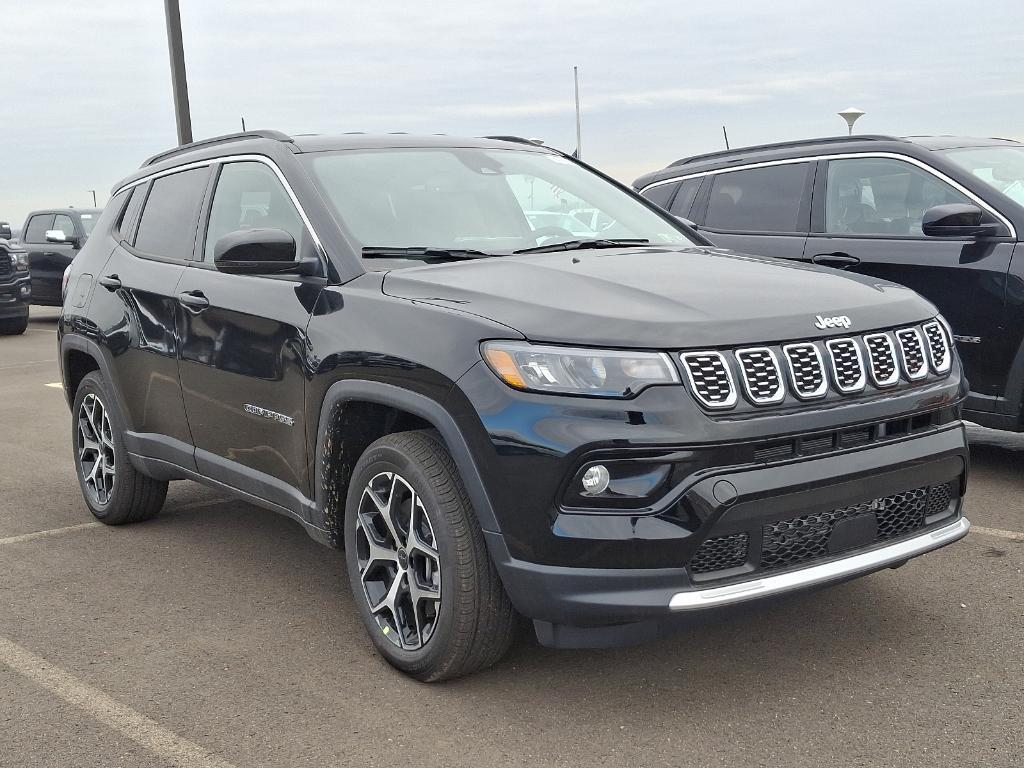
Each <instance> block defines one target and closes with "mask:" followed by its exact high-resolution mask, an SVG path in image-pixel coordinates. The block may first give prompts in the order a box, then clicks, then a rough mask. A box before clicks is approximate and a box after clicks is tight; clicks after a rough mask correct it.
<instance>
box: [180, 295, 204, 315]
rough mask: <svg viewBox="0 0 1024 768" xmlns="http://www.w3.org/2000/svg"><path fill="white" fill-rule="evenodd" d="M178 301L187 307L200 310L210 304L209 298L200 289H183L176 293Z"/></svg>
mask: <svg viewBox="0 0 1024 768" xmlns="http://www.w3.org/2000/svg"><path fill="white" fill-rule="evenodd" d="M178 302H179V303H180V304H181V305H182V306H183V307H187V308H188V309H191V310H194V311H196V312H201V311H203V310H204V309H206V308H207V307H208V306H210V300H209V299H208V298H206V296H204V295H203V292H202V291H185V292H184V293H179V294H178Z"/></svg>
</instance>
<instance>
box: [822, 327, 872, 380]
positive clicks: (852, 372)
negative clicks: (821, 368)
mask: <svg viewBox="0 0 1024 768" xmlns="http://www.w3.org/2000/svg"><path fill="white" fill-rule="evenodd" d="M825 346H826V347H828V353H829V356H830V358H831V361H832V374H833V376H835V380H836V388H837V389H838V390H839V391H840V392H859V391H860V390H862V389H864V383H865V381H866V377H865V376H864V363H863V362H862V361H861V357H860V347H858V346H857V342H855V341H854V340H853V339H831V340H830V341H828V342H827V343H826V344H825Z"/></svg>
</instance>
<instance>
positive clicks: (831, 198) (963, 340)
mask: <svg viewBox="0 0 1024 768" xmlns="http://www.w3.org/2000/svg"><path fill="white" fill-rule="evenodd" d="M634 186H635V187H636V188H637V189H638V190H639V191H640V193H641V194H642V195H643V196H644V197H646V198H648V199H649V200H652V201H654V202H657V203H659V204H660V205H663V206H664V207H666V208H668V209H669V210H670V211H671V212H672V213H674V214H676V215H678V216H681V217H684V218H686V219H688V220H690V221H691V222H693V223H695V225H696V228H697V229H699V230H700V231H701V232H702V233H704V234H705V235H706V236H707V237H708V238H709V239H711V240H712V241H714V243H715V244H716V245H719V246H721V247H723V248H733V249H735V250H741V251H747V252H750V253H759V254H762V255H765V256H778V257H781V258H786V259H793V260H795V261H802V262H807V263H811V262H813V263H815V264H822V265H825V266H830V267H835V268H839V269H847V270H849V271H851V272H859V273H861V274H863V275H868V276H871V277H878V278H882V279H884V280H891V281H893V282H896V283H901V284H903V285H906V286H908V287H910V288H913V289H914V290H915V291H918V292H919V293H920V294H921V295H922V296H924V297H925V298H927V299H929V300H930V301H932V302H934V303H935V305H936V306H937V307H938V309H939V311H940V312H942V314H943V316H944V317H945V318H946V319H947V320H948V321H949V323H950V325H951V326H952V330H953V334H954V338H955V339H956V342H957V346H958V348H959V351H960V354H961V356H962V357H963V364H964V369H965V370H966V372H967V377H968V379H969V380H970V384H971V391H970V393H969V394H968V397H967V401H966V403H965V405H964V416H965V418H968V419H970V420H971V421H976V422H978V423H980V424H984V425H986V426H989V427H995V428H997V429H1009V430H1015V431H1019V430H1022V429H1024V290H1022V288H1024V248H1022V247H1021V246H1020V245H1019V244H1018V242H1019V240H1020V237H1021V236H1020V233H1022V232H1024V144H1020V143H1019V142H1016V141H1011V140H1007V139H973V138H965V137H959V136H913V137H909V138H905V139H898V138H895V137H892V136H850V137H847V136H842V137H838V138H828V139H808V140H804V141H791V142H785V143H781V144H767V145H762V146H758V147H747V148H743V149H734V150H730V151H726V152H713V153H711V154H708V155H700V156H697V157H689V158H684V159H682V160H679V161H677V162H675V163H672V165H670V166H669V167H668V168H665V169H664V170H661V171H658V172H656V173H652V174H648V175H647V176H644V177H642V178H640V179H637V181H636V182H634Z"/></svg>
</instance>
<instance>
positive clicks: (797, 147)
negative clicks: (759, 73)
mask: <svg viewBox="0 0 1024 768" xmlns="http://www.w3.org/2000/svg"><path fill="white" fill-rule="evenodd" d="M1006 144H1011V145H1017V144H1018V142H1015V141H1013V140H1010V139H980V138H970V137H965V136H907V137H898V136H882V135H873V134H857V135H854V136H826V137H822V138H816V139H800V140H797V141H780V142H776V143H773V144H759V145H756V146H751V147H737V148H736V149H724V150H720V151H717V152H709V153H706V154H702V155H692V156H690V157H684V158H681V159H679V160H676V161H675V162H674V163H671V164H670V165H668V166H667V167H665V168H663V169H661V170H659V171H654V172H652V173H648V174H646V175H644V176H641V177H640V178H639V179H637V180H636V181H634V182H633V186H634V188H636V189H640V188H642V187H645V186H647V185H648V184H652V183H654V182H657V181H662V180H665V179H671V178H677V177H679V176H685V175H687V174H691V173H694V174H696V173H702V172H704V171H709V170H718V169H721V168H725V167H728V166H730V165H740V164H745V163H753V162H765V161H769V160H785V159H788V158H797V157H804V156H806V155H813V154H837V153H840V152H871V151H876V152H877V151H883V152H884V151H901V152H904V153H905V152H907V149H908V148H910V147H912V148H914V149H915V150H917V151H928V150H941V149H952V148H954V147H980V146H1001V145H1006Z"/></svg>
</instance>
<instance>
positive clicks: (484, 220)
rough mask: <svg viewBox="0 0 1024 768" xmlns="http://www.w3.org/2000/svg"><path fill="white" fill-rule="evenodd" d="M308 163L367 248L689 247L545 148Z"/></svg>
mask: <svg viewBox="0 0 1024 768" xmlns="http://www.w3.org/2000/svg"><path fill="white" fill-rule="evenodd" d="M303 158H304V162H306V163H308V164H309V165H310V166H311V168H312V172H313V175H314V177H315V178H316V180H317V182H318V184H319V186H320V189H321V191H322V192H323V194H324V197H325V198H326V199H327V200H328V201H329V202H330V204H331V205H332V206H333V207H334V210H335V213H336V214H337V216H338V219H339V220H340V221H341V222H342V224H343V226H344V227H345V229H346V230H347V232H348V234H349V235H350V236H351V237H352V238H354V239H355V240H356V241H357V245H358V246H359V247H361V248H363V249H387V248H391V249H400V248H404V249H413V248H428V249H432V250H435V251H436V250H451V251H456V250H457V251H462V252H467V251H469V252H477V251H478V252H480V255H504V254H509V253H512V252H513V251H517V250H522V249H525V248H533V247H536V246H538V245H540V246H543V245H548V244H552V245H554V244H557V243H562V242H570V241H583V242H584V243H587V242H589V241H592V240H593V241H601V242H603V243H605V244H608V241H612V240H620V239H621V240H629V241H632V242H633V243H634V244H635V243H637V242H650V243H652V244H666V245H671V244H690V242H691V241H690V240H689V239H688V238H687V237H686V235H684V234H683V233H682V232H681V231H680V230H679V229H677V228H676V227H675V226H673V225H672V224H671V223H670V222H668V221H666V220H665V219H663V218H662V217H661V216H659V215H658V214H656V213H654V212H653V211H651V210H650V209H649V208H647V207H646V206H645V205H644V204H643V203H641V202H640V201H638V200H637V199H635V198H633V197H632V196H631V195H629V194H628V193H626V192H623V191H622V190H621V189H618V188H617V187H615V186H614V185H612V184H609V183H608V182H607V181H605V180H604V179H602V178H601V177H599V176H597V175H596V174H594V173H591V172H590V171H588V170H586V169H585V168H583V167H582V166H579V165H577V164H576V163H574V162H572V161H570V160H567V159H566V158H564V157H561V156H559V155H553V154H548V153H546V152H528V151H516V150H501V149H461V148H415V149H374V150H348V151H342V152H332V153H314V154H309V155H305V156H303Z"/></svg>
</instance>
